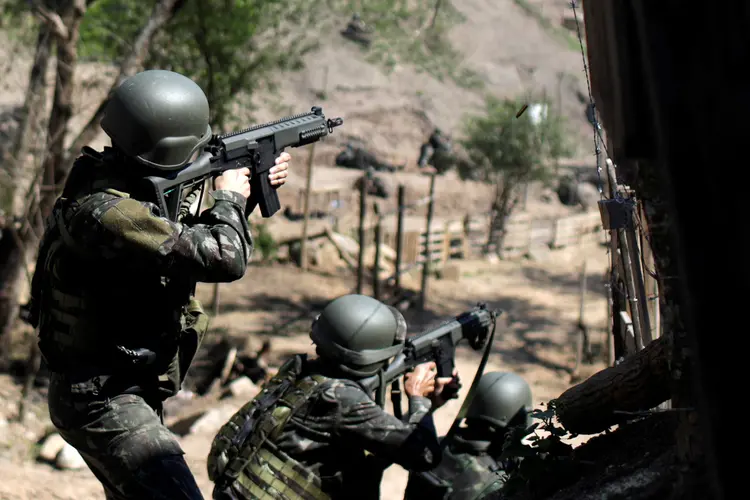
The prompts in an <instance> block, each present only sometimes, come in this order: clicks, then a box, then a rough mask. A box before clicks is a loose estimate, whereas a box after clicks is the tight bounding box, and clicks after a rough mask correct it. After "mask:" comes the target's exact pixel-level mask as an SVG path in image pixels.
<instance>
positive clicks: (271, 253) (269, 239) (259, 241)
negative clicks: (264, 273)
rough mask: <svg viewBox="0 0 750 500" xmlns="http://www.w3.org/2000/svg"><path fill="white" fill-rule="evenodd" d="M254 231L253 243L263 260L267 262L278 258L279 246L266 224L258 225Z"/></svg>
mask: <svg viewBox="0 0 750 500" xmlns="http://www.w3.org/2000/svg"><path fill="white" fill-rule="evenodd" d="M254 229H255V235H253V240H254V241H253V243H254V244H255V249H256V250H257V251H259V252H260V256H261V260H262V261H263V262H267V261H269V260H271V259H273V258H274V257H276V253H277V252H278V250H279V244H278V243H276V240H275V239H274V238H273V234H272V233H271V231H270V230H269V229H268V228H267V227H266V225H265V224H256V225H255V227H254Z"/></svg>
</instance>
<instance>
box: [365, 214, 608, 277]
mask: <svg viewBox="0 0 750 500" xmlns="http://www.w3.org/2000/svg"><path fill="white" fill-rule="evenodd" d="M405 226H406V228H405V230H404V234H403V238H404V240H403V247H404V251H403V260H402V262H401V264H402V265H406V266H408V265H409V264H413V263H418V262H423V261H424V259H425V238H426V233H427V231H426V227H425V220H424V217H416V216H413V217H407V218H406V221H405ZM383 227H384V229H383V236H382V242H383V244H385V245H387V246H390V247H392V248H396V241H397V228H396V218H395V217H388V218H385V220H383ZM489 227H490V216H489V214H482V215H467V216H465V217H464V218H463V219H438V220H434V221H433V225H432V227H431V228H430V245H429V248H430V255H431V258H432V261H433V262H435V263H445V262H446V261H448V260H451V259H467V258H472V257H477V256H479V255H481V254H482V250H483V249H484V247H485V246H486V244H487V240H488V237H489ZM373 237H374V223H373V224H372V225H370V227H368V228H367V229H366V230H365V241H372V240H373ZM584 242H600V243H602V244H604V243H605V242H606V234H605V232H604V230H603V228H602V222H601V218H600V216H599V212H587V213H582V214H574V215H568V216H565V217H557V218H544V219H536V218H533V217H531V216H529V215H528V214H525V213H522V214H518V215H512V216H511V217H509V219H508V220H507V221H506V229H505V235H504V238H503V244H502V247H501V248H500V251H499V253H500V256H501V257H502V258H504V259H514V258H520V257H523V256H525V255H528V254H529V252H530V251H531V250H532V249H533V248H535V247H548V248H553V249H557V248H563V247H566V246H572V245H577V244H580V243H584Z"/></svg>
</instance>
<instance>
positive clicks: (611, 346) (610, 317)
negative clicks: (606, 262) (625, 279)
mask: <svg viewBox="0 0 750 500" xmlns="http://www.w3.org/2000/svg"><path fill="white" fill-rule="evenodd" d="M612 258H613V259H614V258H616V256H612ZM604 282H605V286H606V287H607V302H606V304H607V328H606V329H605V332H604V333H605V335H606V336H607V337H606V338H607V340H606V342H605V345H606V346H607V366H614V365H615V343H614V338H613V336H614V335H615V325H617V322H616V320H615V300H614V291H613V290H612V287H613V286H614V283H612V274H611V270H610V272H609V273H607V275H605V277H604Z"/></svg>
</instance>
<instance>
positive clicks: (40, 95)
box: [0, 23, 54, 366]
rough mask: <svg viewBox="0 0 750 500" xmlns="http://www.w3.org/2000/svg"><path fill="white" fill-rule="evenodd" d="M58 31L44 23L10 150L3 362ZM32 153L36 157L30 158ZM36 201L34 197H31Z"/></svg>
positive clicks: (3, 245)
mask: <svg viewBox="0 0 750 500" xmlns="http://www.w3.org/2000/svg"><path fill="white" fill-rule="evenodd" d="M53 39H54V35H53V33H52V32H51V30H50V29H49V28H48V27H47V25H46V24H44V23H43V24H41V25H40V27H39V34H38V36H37V45H36V51H35V53H34V63H33V64H32V66H31V71H30V75H29V83H28V88H27V89H26V97H25V99H24V105H23V111H22V115H21V121H20V123H19V127H18V130H17V131H16V136H15V138H14V141H13V145H12V148H11V151H10V158H9V162H8V164H9V165H10V166H11V171H10V175H11V179H12V184H11V186H10V187H11V190H12V191H11V192H8V193H7V195H8V203H9V204H10V205H11V208H12V210H11V211H10V213H11V214H15V217H8V218H7V220H4V221H2V225H0V365H3V366H4V365H5V364H6V363H7V361H8V355H9V354H10V353H9V347H10V345H11V340H12V339H11V338H10V330H11V328H12V327H13V325H14V324H15V322H16V319H17V318H18V307H19V303H18V301H19V294H20V291H21V290H20V289H21V283H22V281H21V280H22V279H23V277H24V273H23V269H24V265H25V258H24V257H25V253H26V247H27V246H28V245H29V244H33V243H34V242H35V239H34V238H33V236H34V229H36V230H37V231H38V229H40V228H35V227H34V226H35V221H34V218H33V217H30V218H29V220H28V221H25V220H21V222H22V224H23V225H24V227H25V229H22V230H21V231H18V232H17V229H18V228H17V227H16V225H15V220H14V219H15V218H16V217H18V218H23V217H24V216H25V215H26V214H27V213H29V211H28V204H29V203H30V197H29V188H30V187H31V180H32V179H33V178H34V174H33V172H34V171H35V170H36V169H35V168H34V167H35V164H34V161H33V158H34V156H35V153H38V152H39V151H41V150H42V148H41V147H40V145H41V144H43V143H44V137H43V134H42V128H43V125H44V120H43V117H42V113H43V112H44V109H45V101H46V85H45V75H46V74H47V67H48V66H49V60H50V51H51V49H52V42H53ZM28 156H31V157H32V158H31V159H29V158H28ZM31 202H33V198H32V199H31Z"/></svg>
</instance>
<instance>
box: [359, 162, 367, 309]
mask: <svg viewBox="0 0 750 500" xmlns="http://www.w3.org/2000/svg"><path fill="white" fill-rule="evenodd" d="M368 180H369V175H368V174H367V173H365V174H364V175H363V176H362V183H361V185H360V186H359V258H358V259H357V293H358V294H360V295H362V292H363V291H364V287H365V247H366V242H365V221H366V219H367V181H368Z"/></svg>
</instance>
